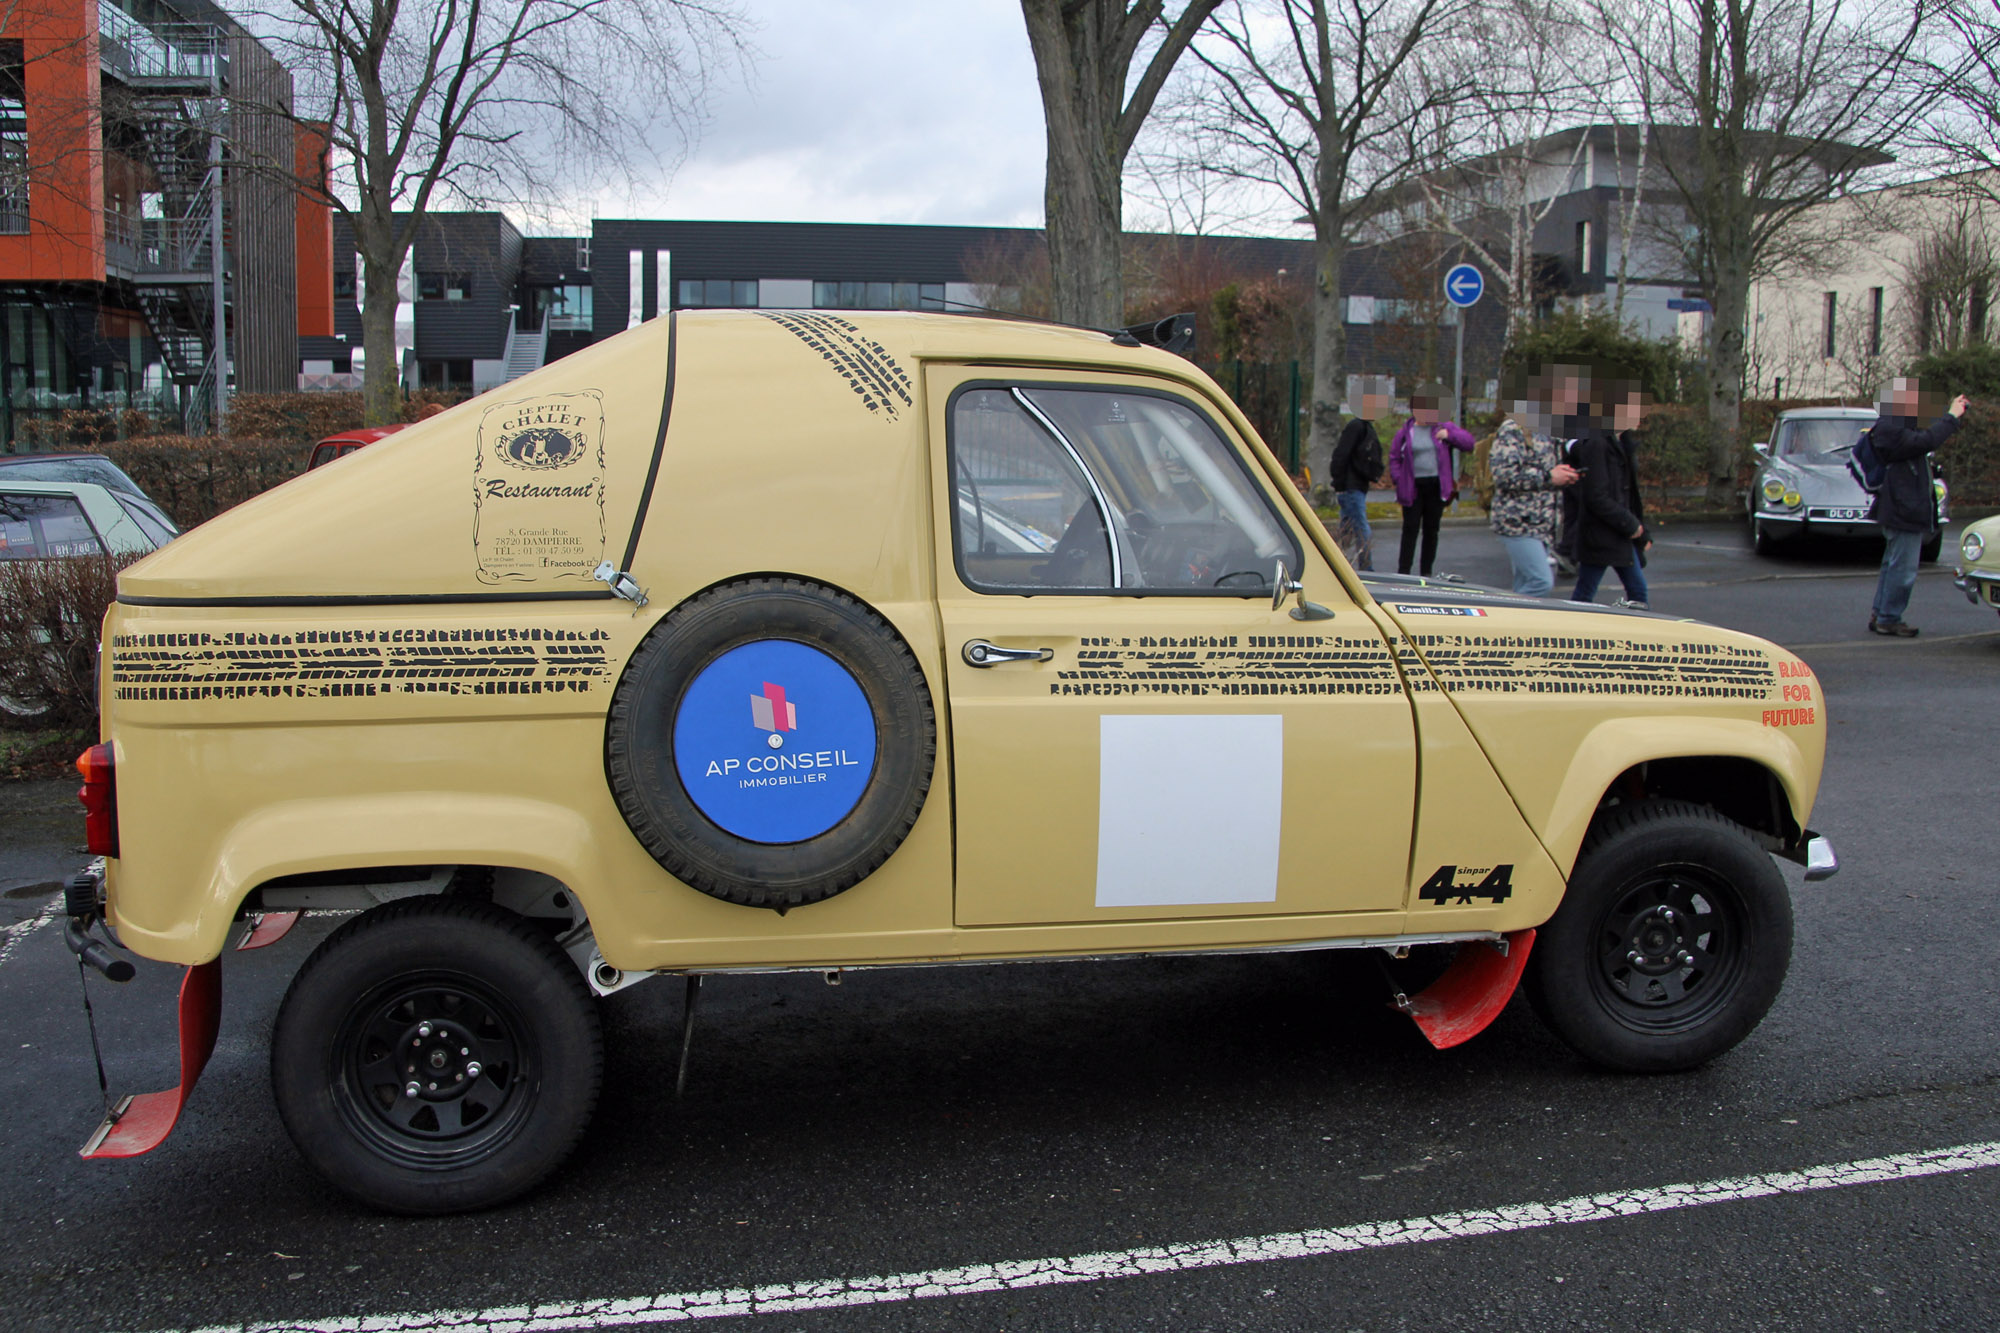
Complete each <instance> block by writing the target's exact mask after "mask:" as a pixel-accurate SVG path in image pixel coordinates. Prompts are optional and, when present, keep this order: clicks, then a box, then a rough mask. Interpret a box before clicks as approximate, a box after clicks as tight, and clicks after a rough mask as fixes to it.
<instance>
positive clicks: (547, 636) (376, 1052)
mask: <svg viewBox="0 0 2000 1333" xmlns="http://www.w3.org/2000/svg"><path fill="white" fill-rule="evenodd" d="M102 717H103V730H102V735H103V743H102V744H101V745H99V746H97V747H95V748H94V749H93V750H92V751H90V752H89V753H88V754H86V755H85V757H84V759H83V760H81V761H80V765H81V767H82V768H83V769H84V772H85V779H86V781H85V786H84V791H83V796H84V800H85V804H86V807H87V810H88V812H89V820H90V826H91V839H92V846H93V850H95V851H97V852H98V853H99V854H100V855H101V856H102V857H103V858H104V859H103V865H102V871H101V874H98V875H91V874H86V875H83V876H80V877H78V878H77V879H76V880H74V881H73V882H72V885H71V891H70V896H69V904H68V905H69V909H70V914H71V919H70V923H69V925H70V929H69V932H68V933H69V937H70V939H71V943H72V946H73V947H75V948H77V949H78V950H79V951H80V952H82V953H84V954H85V955H87V961H95V962H96V963H98V964H100V965H103V966H106V967H111V968H112V969H113V970H117V969H118V968H119V967H120V966H125V967H129V964H125V963H124V960H123V959H119V958H117V957H116V956H115V955H113V954H111V953H110V952H109V951H108V950H107V948H106V946H105V944H104V943H102V942H100V941H99V940H98V939H97V938H96V937H95V936H94V935H93V933H92V932H94V931H96V930H99V929H104V930H108V931H109V932H110V933H111V934H112V937H113V938H114V939H115V942H116V943H118V944H120V945H122V946H123V947H124V948H125V949H127V950H129V951H131V952H133V953H136V954H139V955H141V956H143V957H145V958H150V959H156V960H160V961H162V962H167V963H174V964H179V965H183V966H185V967H186V968H188V969H189V970H188V973H187V977H186V980H185V981H184V983H183V988H182V997H181V1023H182V1046H183V1050H182V1069H183V1079H182V1082H181V1085H180V1086H179V1087H177V1088H174V1089H169V1090H167V1091H164V1092H159V1093H150V1094H146V1095H145V1096H143V1097H140V1098H136V1099H131V1100H129V1101H128V1102H126V1103H124V1104H122V1110H121V1112H120V1113H119V1114H117V1115H114V1116H113V1117H112V1118H111V1119H110V1120H108V1121H107V1123H106V1124H105V1125H104V1126H102V1127H100V1129H99V1131H98V1133H97V1134H96V1135H95V1136H93V1138H92V1140H91V1142H90V1144H89V1145H88V1146H87V1148H86V1154H87V1155H90V1156H97V1157H115V1156H125V1155H131V1154H132V1153H136V1152H142V1151H145V1150H147V1149H148V1148H150V1147H152V1146H153V1145H155V1144H157V1143H158V1142H159V1141H160V1140H161V1139H162V1138H164V1137H165V1135H166V1133H167V1131H168V1130H169V1129H171V1127H172V1125H173V1123H174V1119H175V1117H176V1116H177V1115H178V1113H179V1108H180V1106H181V1104H182V1102H183V1101H184V1099H185V1098H186V1096H187V1094H188V1092H189V1091H190V1090H191V1088H192V1086H193V1081H194V1077H195V1076H196V1075H197V1074H198V1073H199V1071H200V1068H201V1065H202V1063H203V1061H204V1060H205V1058H206V1056H207V1054H208V1048H209V1046H210V1045H212V1043H213V1040H214V1035H215V1032H216V1026H217V1022H218V1014H219V1006H220V981H219V975H220V973H219V968H218V960H219V959H220V957H221V956H222V955H223V953H224V952H225V950H227V949H228V948H229V947H230V945H231V944H232V941H240V943H241V944H243V945H248V946H251V947H257V946H262V945H265V944H268V943H270V942H272V941H273V940H274V939H275V938H276V937H277V936H279V935H282V933H283V932H284V930H285V929H286V927H287V926H288V925H289V923H290V922H291V921H292V920H295V919H296V914H298V913H301V912H314V911H329V912H350V913H353V912H358V915H354V916H352V918H351V919H349V920H348V921H346V922H345V923H344V924H342V925H341V926H340V927H339V928H338V929H336V930H334V931H333V932H332V933H331V934H330V935H329V936H328V937H327V938H326V939H325V941H324V943H322V944H321V945H320V946H319V947H318V948H317V949H316V950H314V951H313V953H312V955H311V957H309V958H308V959H306V960H305V962H304V964H303V966H301V967H300V969H299V971H298V973H297V976H296V978H295V979H294V981H293V982H292V984H291V988H290V991H289V993H288V994H287V996H286V997H285V1000H284V1003H283V1006H282V1008H281V1009H280V1011H279V1014H278V1017H277V1022H276V1026H275V1030H274V1032H273V1035H272V1047H273V1049H272V1070H273V1083H274V1089H275V1095H276V1101H277V1106H278V1110H279V1112H280V1113H281V1115H282V1117H283V1120H284V1123H285V1125H286V1127H287V1129H288V1130H289V1131H290V1132H291V1134H292V1136H293V1138H294V1140H295V1141H296V1143H297V1145H298V1148H299V1151H300V1152H301V1153H302V1154H303V1155H304V1156H305V1157H306V1158H307V1159H308V1160H309V1161H310V1162H311V1163H312V1165H313V1166H315V1167H316V1168H317V1169H318V1170H319V1171H321V1172H322V1173H323V1174H324V1175H325V1176H326V1178H327V1179H328V1180H330V1181H331V1182H332V1183H333V1184H335V1185H336V1186H337V1187H339V1188H340V1189H342V1190H345V1191H347V1192H348V1193H350V1194H352V1195H354V1196H355V1197H357V1198H359V1199H361V1200H363V1201H365V1202H367V1203H368V1204H371V1205H374V1206H376V1207H380V1208H384V1209H389V1210H395V1211H402V1212H443V1211H450V1210H455V1209H464V1208H473V1207H480V1206H484V1205H488V1204H492V1203H495V1202H497V1201H499V1200H502V1199H505V1198H509V1197H511V1196H514V1195H516V1194H518V1193H520V1192H522V1191H523V1190H526V1189H528V1188H529V1187H531V1186H532V1185H534V1184H535V1183H536V1182H537V1181H539V1180H541V1179H542V1178H544V1177H545V1176H546V1175H547V1174H548V1173H549V1172H550V1171H552V1170H553V1169H554V1168H555V1167H556V1166H557V1165H558V1164H559V1163H560V1162H561V1160H562V1159H563V1157H564V1156H565V1155H566V1154H567V1153H568V1152H569V1150H570V1149H571V1147H572V1146H573V1145H574V1144H575V1143H576V1142H577V1140H578V1138H579V1137H580V1136H581V1135H582V1133H583V1132H584V1129H585V1126H586V1125H587V1123H588V1121H589V1118H590V1115H591V1111H592V1107H593V1104H594V1102H595V1099H596V1094H597V1088H598V1080H599V1076H600V1069H601V1063H602V1057H601V1049H602V1047H601V1041H600V1036H599V1026H598V1016H597V1005H596V997H598V996H601V995H605V994H608V993H611V992H615V991H617V990H620V989H622V988H624V987H627V986H630V985H634V984H637V983H638V982H640V981H643V980H645V979H647V978H649V977H652V976H656V975H658V974H661V973H666V974H674V975H679V976H681V977H684V978H688V979H689V981H688V982H687V984H688V986H689V988H690V997H691V995H692V987H693V984H694V981H695V980H696V979H698V978H700V977H702V976H704V975H707V974H711V973H729V972H749V971H771V970H784V969H799V970H816V971H822V970H823V971H828V972H833V971H837V970H839V969H845V968H858V967H875V966H901V965H912V964H922V965H933V964H938V963H950V962H980V961H990V960H998V959H1032V958H1076V957H1086V956H1087V957H1103V956H1111V955H1133V954H1148V953H1151V954H1159V953H1203V952H1209V953H1246V952H1257V951H1270V950H1297V949H1337V948H1350V949H1351V948H1361V949H1381V950H1387V951H1389V952H1391V953H1398V954H1399V953H1402V952H1404V951H1406V950H1408V949H1410V948H1411V947H1413V946H1418V945H1434V944H1443V945H1455V946H1457V955H1456V961H1454V962H1453V963H1452V965H1451V967H1450V969H1449V971H1447V972H1446V973H1445V975H1444V976H1443V977H1442V978H1441V979H1440V980H1439V981H1438V982H1437V983H1436V984H1435V985H1433V986H1432V987H1430V988H1429V989H1427V990H1425V991H1423V992H1422V993H1421V994H1418V995H1415V996H1405V995H1402V994H1400V993H1398V994H1395V995H1394V996H1393V999H1394V1000H1395V1001H1396V1002H1398V1003H1399V1004H1400V1005H1401V1006H1402V1007H1403V1008H1405V1009H1406V1011H1408V1012H1409V1013H1410V1014H1411V1015H1412V1016H1413V1017H1414V1018H1416V1019H1417V1021H1418V1024H1419V1026H1420V1027H1421V1028H1422V1029H1423V1030H1424V1032H1425V1034H1426V1035H1427V1036H1429V1037H1430V1038H1431V1040H1432V1041H1434V1042H1436V1043H1437V1044H1439V1045H1450V1044H1453V1043H1455V1042H1458V1041H1463V1040H1465V1039H1467V1038H1469V1037H1471V1036H1472V1035H1474V1034H1475V1033H1476V1032H1478V1031H1479V1029H1480V1028H1481V1027H1483V1026H1485V1024H1486V1023H1488V1022H1490V1021H1491V1019H1492V1018H1493V1017H1494V1016H1495V1015H1496V1014H1497V1013H1498V1012H1499V1011H1500V1008H1501V1007H1502V1006H1504V1005H1505V1004H1506V1002H1507V1000H1508V998H1509V996H1510V995H1512V993H1513V992H1514V990H1515V987H1516V984H1517V982H1519V983H1521V984H1523V985H1525V987H1526V988H1527V990H1528V993H1529V995H1530V997H1531V999H1532V1000H1533V1001H1534V1003H1535V1005H1536V1007H1537V1009H1538V1010H1539V1012H1540V1013H1541V1015H1542V1017H1543V1018H1544V1020H1545V1021H1546V1022H1547V1023H1548V1024H1549V1025H1550V1026H1551V1027H1552V1028H1553V1029H1554V1030H1555V1031H1556V1032H1557V1033H1558V1034H1559V1035H1561V1036H1562V1038H1563V1039H1564V1040H1566V1041H1567V1042H1568V1043H1570V1044H1571V1045H1572V1046H1573V1047H1574V1048H1575V1049H1576V1050H1578V1051H1580V1052H1581V1053H1582V1054H1583V1055H1585V1056H1587V1057H1588V1058H1590V1059H1592V1060H1594V1061H1597V1062H1598V1063H1600V1064H1602V1065H1605V1066H1608V1067H1611V1068H1615V1069H1626V1070H1672V1069H1684V1068H1687V1067H1690V1066H1693V1065H1696V1064H1699V1063H1701V1062H1702V1061H1705V1060H1707V1059H1710V1058H1711V1057H1713V1056H1715V1055H1717V1054H1719V1053H1720V1052H1722V1051H1725V1050H1728V1049H1729V1048H1730V1047H1732V1046H1733V1045H1735V1044H1736V1043H1737V1042H1738V1041H1740V1040H1741V1039H1742V1038H1743V1037H1744V1036H1745V1035H1746V1034H1747V1033H1749V1032H1750V1031H1751V1029H1752V1028H1754V1027H1755V1026H1756V1024H1757V1023H1758V1021H1759V1020H1760V1019H1761V1018H1762V1016H1763V1015H1764V1013H1765V1011H1766V1010H1767V1009H1768V1008H1769V1006H1770V1004H1771V1002H1772V1000H1773V999H1774V997H1775V996H1776V994H1777V992H1778V989H1779V986H1780V985H1781V983H1782V981H1783V978H1784V975H1785V970H1786V966H1787V964H1788V961H1789V958H1790V951H1791V942H1792V918H1791V910H1790V905H1789V899H1788V896H1787V892H1786V888H1785V885H1784V881H1783V879H1782V877H1781V875H1780V874H1779V872H1778V869H1777V867H1776V865H1775V864H1774V861H1773V857H1774V856H1780V857H1787V858H1790V859H1793V860H1795V861H1798V862H1800V863H1802V864H1804V865H1806V866H1807V868H1808V875H1809V877H1814V878H1818V877H1823V876H1825V875H1827V874H1830V873H1832V871H1833V869H1834V860H1833V857H1832V853H1831V849H1830V848H1828V847H1827V845H1826V843H1825V840H1824V839H1821V838H1818V837H1816V836H1815V835H1814V834H1813V833H1811V832H1810V831H1809V830H1808V828H1807V822H1808V820H1809V818H1810V816H1811V812H1812V805H1813V799H1814V795H1815V791H1816V788H1817V786H1818V783H1819V777H1820V766H1821V759H1822V754H1823V750H1824V746H1825V740H1826V713H1825V705H1824V702H1823V700H1822V699H1821V698H1820V697H1819V686H1818V682H1817V681H1816V680H1815V679H1814V677H1813V673H1812V671H1811V669H1810V668H1809V667H1808V666H1807V665H1806V664H1805V663H1804V662H1802V661H1800V660H1798V659H1797V658H1796V657H1794V656H1793V655H1792V654H1790V653H1788V652H1786V651H1784V650H1783V649H1780V648H1777V647H1775V646H1773V645H1771V644H1769V643H1766V642H1764V641H1763V640H1761V639H1757V638H1754V637H1752V636H1750V635H1747V634H1740V633H1736V632H1734V631H1730V630H1724V629H1716V628H1712V627H1709V626H1705V625H1700V624H1695V623H1691V622H1687V621H1679V620H1672V619H1668V618H1664V617H1658V616H1649V615H1640V614H1631V613H1625V612H1618V611H1611V610H1606V609H1603V608H1597V607H1587V606H1576V605H1571V604H1568V603H1561V602H1541V601H1534V600H1528V599H1522V598H1516V597H1512V596H1509V595H1506V594H1501V593H1494V592H1487V591H1483V590H1475V589H1468V588H1465V587H1460V586H1439V585H1436V584H1432V583H1429V582H1426V581H1424V580H1416V579H1402V580H1398V579H1394V578H1387V577H1377V576H1368V577H1365V578H1364V577H1362V576H1357V575H1356V573H1355V572H1354V571H1353V570H1352V569H1350V568H1349V567H1348V565H1347V564H1346V563H1345V562H1344V561H1343V560H1342V559H1341V556H1340V554H1339V551H1338V550H1337V549H1336V547H1335V545H1334V543H1333V542H1332V540H1331V539H1330V537H1329V535H1328V533H1327V532H1326V530H1325V528H1324V527H1323V526H1322V525H1321V524H1320V523H1319V522H1318V521H1317V519H1316V518H1315V517H1314V515H1313V512H1312V511H1311V509H1310V508H1308V507H1307V505H1306V504H1305V502H1304V500H1303V498H1302V497H1301V496H1300V495H1299V494H1298V492H1297V490H1296V488H1295V487H1293V486H1292V485H1291V484H1290V483H1289V481H1288V479H1287V478H1286V476H1285V473H1284V470H1283V468H1282V467H1281V466H1280V465H1279V463H1278V462H1277V461H1276V460H1275V459H1274V458H1273V456H1272V455H1271V453H1270V452H1269V451H1268V450H1267V449H1266V448H1265V447H1264V445H1263V444H1262V443H1260V442H1259V441H1258V440H1257V438H1256V437H1255V435H1254V434H1253V432H1252V431H1251V428H1250V427H1249V425H1248V424H1247V423H1246V422H1245V420H1244V418H1243V416H1242V414H1241V413H1240V412H1238V411H1237V410H1236V408H1235V407H1234V406H1233V405H1232V404H1231V403H1230V401H1229V399H1228V398H1227V397H1226V396H1224V394H1223V393H1222V392H1221V391H1220V390H1219V389H1218V388H1217V387H1216V385H1215V384H1214V383H1213V382H1212V381H1211V380H1209V379H1208V378H1207V377H1206V376H1205V375H1203V374H1202V373H1201V372H1200V371H1198V370H1197V369H1195V368H1194V367H1193V366H1192V365H1191V364H1189V363H1188V362H1187V361H1185V360H1182V359H1180V358H1178V357H1176V356H1173V355H1170V354H1168V353H1167V352H1165V351H1163V350H1160V349H1159V348H1157V347H1152V346H1144V345H1141V344H1140V342H1139V340H1138V339H1137V338H1135V337H1133V336H1131V335H1130V334H1127V333H1119V334H1107V333H1103V332H1097V331H1092V330H1082V329H1071V328H1064V327H1054V326H1046V325H1029V324H1024V323H1018V322H1011V321H1004V320H992V319H976V318H965V317H955V316H945V315H921V314H880V315H860V314H854V315H851V316H836V315H834V314H830V313H816V312H809V311H801V312H781V311H717V312H703V313H698V314H697V313H682V314H679V315H675V316H669V317H666V318H662V319H658V320H654V321H651V322H649V323H647V324H644V325H642V326H641V327H639V328H637V329H634V330H631V331H629V332H627V333H625V334H623V335H622V336H619V337H617V338H613V339H610V340H608V341H606V342H604V343H601V344H598V345H596V346H594V347H592V348H590V349H589V350H587V351H584V352H581V353H578V354H576V355H573V356H570V357H567V358H565V359H564V360H562V361H560V362H557V363H555V364H553V365H551V366H549V367H547V368H545V369H543V370H542V371H540V372H539V373H537V374H535V375H532V376H530V377H528V378H525V379H522V380H519V381H517V382H515V383H513V384H510V385H508V386H507V387H506V389H505V390H504V391H501V392H499V393H494V394H488V395H485V396H484V397H481V398H476V399H474V400H472V401H471V402H468V403H466V404H464V405H462V406H460V407H457V408H455V409H453V410H452V411H450V412H447V413H445V414H443V415H440V416H437V417H434V418H432V419H430V420H428V421H424V422H420V423H418V424H416V425H413V426H411V427H409V428H408V429H406V430H404V431H402V432H400V433H398V434H396V435H395V436H393V437H391V438H389V439H385V440H383V441H381V442H380V443H377V444H374V445H371V446H370V447H369V448H367V449H366V450H363V451H361V452H360V453H358V454H356V455H354V456H353V457H351V458H349V459H346V460H344V461H343V462H342V464H341V465H340V466H339V467H334V468H326V469H323V470H320V471H316V472H313V473H311V474H309V475H306V476H303V477H300V478H298V479H296V480H294V481H292V482H289V483H287V484H286V485H284V486H282V487H279V488H278V489H276V490H274V491H272V492H270V493H268V494H266V495H263V496H261V497H259V498H258V499H256V500H253V501H251V502H250V503H248V504H245V505H242V506H241V507H239V508H237V509H235V510H232V511H230V512H229V513H228V514H226V515H224V516H223V517H221V518H218V519H216V520H214V521H213V522H210V523H208V524H205V525H204V526H202V527H201V528H199V529H197V530H195V531H193V532H191V533H189V534H187V535H186V536H184V537H182V538H181V539H180V540H179V541H177V542H175V543H174V544H173V545H172V546H170V547H168V548H166V549H165V550H163V551H160V552H159V553H158V554H156V555H153V556H151V557H149V558H147V559H146V560H144V561H142V562H141V563H139V564H136V565H134V566H132V567H131V568H130V569H128V570H127V571H126V572H125V574H124V576H123V578H122V579H121V582H120V590H119V597H118V603H117V605H116V606H115V607H114V608H113V609H112V611H111V612H110V614H109V616H108V617H107V619H106V622H105V626H104V659H103V672H102ZM1524 973H1525V980H1523V978H1524ZM690 1012H692V1008H691V1007H690Z"/></svg>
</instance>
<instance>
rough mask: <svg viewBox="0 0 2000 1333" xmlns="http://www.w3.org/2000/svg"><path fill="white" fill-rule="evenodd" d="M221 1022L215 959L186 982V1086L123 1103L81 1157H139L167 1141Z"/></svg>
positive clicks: (183, 1044) (183, 994) (183, 1080)
mask: <svg viewBox="0 0 2000 1333" xmlns="http://www.w3.org/2000/svg"><path fill="white" fill-rule="evenodd" d="M221 1021H222V962H221V960H220V959H210V960H209V961H208V962H206V963H201V964H198V965H196V966H194V967H191V968H189V969H188V970H187V975H186V976H185V977H183V978H182V979H181V1000H180V1027H181V1081H180V1086H179V1087H175V1088H168V1089H166V1090H165V1091H162V1092H142V1093H140V1094H138V1095H137V1096H132V1097H125V1098H123V1099H122V1100H120V1101H119V1103H118V1104H117V1105H116V1106H115V1107H113V1108H112V1111H111V1113H110V1114H109V1115H107V1116H105V1117H104V1123H103V1124H101V1125H99V1126H98V1127H97V1132H96V1133H95V1134H92V1135H91V1136H90V1140H89V1142H87V1143H85V1144H84V1145H83V1148H82V1150H81V1151H80V1152H79V1153H78V1154H77V1155H78V1156H79V1157H85V1158H89V1159H91V1160H93V1161H97V1160H104V1159H109V1158H117V1157H137V1156H139V1155H140V1154H142V1153H149V1152H151V1151H152V1150H153V1149H155V1148H157V1147H159V1146H160V1145H161V1144H162V1143H164V1142H166V1138H167V1135H169V1134H171V1133H173V1129H174V1125H175V1124H176V1123H177V1122H178V1121H179V1120H180V1118H181V1108H183V1107H185V1106H186V1105H187V1099H188V1095H189V1094H190V1093H192V1092H193V1091H194V1085H195V1080H196V1079H198V1078H200V1077H201V1071H202V1070H203V1069H204V1068H205V1067H207V1065H208V1057H209V1056H210V1055H212V1054H214V1052H215V1034H216V1029H217V1028H218V1026H219V1025H220V1024H221Z"/></svg>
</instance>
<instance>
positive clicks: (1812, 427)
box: [1778, 417, 1868, 463]
mask: <svg viewBox="0 0 2000 1333" xmlns="http://www.w3.org/2000/svg"><path fill="white" fill-rule="evenodd" d="M1867 429H1868V423H1867V422H1866V421H1861V420H1858V419H1856V418H1854V417H1795V418H1793V419H1792V420H1790V421H1787V422H1786V423H1785V425H1784V435H1783V437H1782V438H1781V439H1780V440H1779V441H1778V452H1779V453H1780V454H1782V455H1783V456H1785V457H1786V458H1791V459H1795V460H1797V461H1798V462H1801V463H1832V462H1840V461H1843V460H1845V459H1846V457H1847V452H1848V450H1850V449H1852V448H1853V447H1854V442H1855V441H1856V440H1858V439H1860V438H1861V432H1862V431H1864V430H1867Z"/></svg>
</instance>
